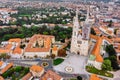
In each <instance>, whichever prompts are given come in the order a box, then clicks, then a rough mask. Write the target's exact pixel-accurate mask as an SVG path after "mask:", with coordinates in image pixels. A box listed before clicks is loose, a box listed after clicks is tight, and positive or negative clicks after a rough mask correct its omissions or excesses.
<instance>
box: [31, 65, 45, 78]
mask: <svg viewBox="0 0 120 80" xmlns="http://www.w3.org/2000/svg"><path fill="white" fill-rule="evenodd" d="M30 72H31V73H32V75H33V77H41V76H42V75H43V73H44V68H43V67H41V66H38V65H33V66H32V67H30Z"/></svg>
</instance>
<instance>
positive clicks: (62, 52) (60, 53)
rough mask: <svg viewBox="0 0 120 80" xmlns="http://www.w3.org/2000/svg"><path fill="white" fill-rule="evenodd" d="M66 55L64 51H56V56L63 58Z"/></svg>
mask: <svg viewBox="0 0 120 80" xmlns="http://www.w3.org/2000/svg"><path fill="white" fill-rule="evenodd" d="M66 55H67V54H66V50H65V49H60V50H59V51H58V56H60V57H65V56H66Z"/></svg>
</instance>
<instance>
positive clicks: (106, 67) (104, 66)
mask: <svg viewBox="0 0 120 80" xmlns="http://www.w3.org/2000/svg"><path fill="white" fill-rule="evenodd" d="M102 70H106V71H111V70H112V67H111V61H110V60H109V59H106V60H104V62H103V64H102Z"/></svg>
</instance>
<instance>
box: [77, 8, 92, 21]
mask: <svg viewBox="0 0 120 80" xmlns="http://www.w3.org/2000/svg"><path fill="white" fill-rule="evenodd" d="M78 12H79V10H78V8H76V18H77V19H78ZM89 14H90V8H89V6H88V7H87V15H86V20H85V23H88V22H89Z"/></svg>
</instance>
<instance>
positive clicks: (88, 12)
mask: <svg viewBox="0 0 120 80" xmlns="http://www.w3.org/2000/svg"><path fill="white" fill-rule="evenodd" d="M89 14H90V7H89V6H88V7H87V15H86V20H85V22H86V23H88V22H89Z"/></svg>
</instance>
